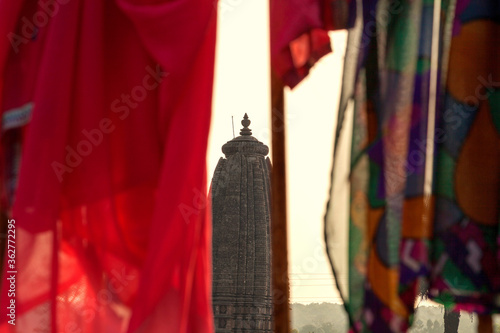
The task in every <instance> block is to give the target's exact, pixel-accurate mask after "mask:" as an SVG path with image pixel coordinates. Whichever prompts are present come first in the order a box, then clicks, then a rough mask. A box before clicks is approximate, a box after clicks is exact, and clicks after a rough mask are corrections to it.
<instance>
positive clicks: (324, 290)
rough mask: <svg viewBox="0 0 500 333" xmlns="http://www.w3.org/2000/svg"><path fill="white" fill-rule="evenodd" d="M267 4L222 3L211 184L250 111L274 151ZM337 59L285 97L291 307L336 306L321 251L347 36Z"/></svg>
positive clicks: (339, 41)
mask: <svg viewBox="0 0 500 333" xmlns="http://www.w3.org/2000/svg"><path fill="white" fill-rule="evenodd" d="M267 6H268V0H252V1H250V0H220V1H219V27H218V36H217V43H218V46H217V57H216V72H215V87H214V104H213V105H214V108H213V116H212V128H211V135H210V142H209V151H208V172H209V179H211V177H212V175H213V171H214V169H215V167H216V165H217V161H218V160H219V158H220V157H222V156H223V154H222V152H221V147H222V145H223V144H224V143H226V142H227V141H229V140H231V139H232V138H233V133H232V126H231V116H234V124H235V132H236V136H238V135H239V134H238V133H239V129H240V128H241V124H240V121H241V119H242V117H243V115H244V114H245V112H246V113H248V115H249V117H250V120H251V121H252V124H251V125H250V128H251V129H252V130H253V135H254V136H255V137H256V138H257V139H258V140H260V141H261V142H264V143H265V144H266V145H268V146H270V128H269V117H270V116H269V110H270V88H269V87H270V85H269V59H268V54H269V37H268V24H267V22H268V21H267V20H268V18H267V16H268V8H267ZM331 36H332V37H333V38H332V39H333V47H334V53H333V54H330V55H328V56H326V57H325V58H323V59H322V60H321V61H320V62H319V63H318V64H317V65H316V66H315V68H314V70H313V71H312V72H311V73H310V75H309V77H308V78H307V79H306V80H305V81H304V82H302V83H301V84H300V85H299V86H298V87H296V88H295V89H294V90H293V91H292V92H289V91H287V94H286V109H287V110H286V114H287V117H286V118H287V158H288V207H289V208H288V210H289V235H288V237H289V238H288V239H289V255H290V257H289V264H290V279H291V301H292V302H301V303H310V302H338V301H339V299H338V298H337V293H336V291H335V288H334V283H333V280H332V276H331V273H330V268H329V266H328V264H327V262H326V258H325V254H324V250H323V248H324V246H323V233H322V232H323V214H324V210H325V205H326V200H327V193H328V189H329V186H330V168H331V156H332V147H333V132H334V128H335V124H336V112H337V108H338V99H339V94H340V80H341V73H342V72H341V70H342V62H343V54H344V48H345V39H346V33H345V31H341V32H336V33H333V34H332V35H331Z"/></svg>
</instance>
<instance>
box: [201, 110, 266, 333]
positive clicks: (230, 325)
mask: <svg viewBox="0 0 500 333" xmlns="http://www.w3.org/2000/svg"><path fill="white" fill-rule="evenodd" d="M241 123H242V125H243V129H241V131H240V136H238V137H236V138H235V139H233V140H231V141H229V142H227V143H226V144H225V145H223V146H222V152H223V153H224V154H225V155H226V158H221V159H220V160H219V163H218V164H217V167H216V169H215V172H214V176H213V179H212V189H211V195H212V214H213V309H214V319H215V331H216V332H217V333H226V332H228V333H229V332H244V331H248V332H250V331H251V332H272V289H271V254H270V252H271V250H270V249H271V239H270V204H269V203H270V181H269V172H270V167H271V165H270V161H269V158H268V157H266V155H267V154H268V152H269V148H268V147H267V146H266V145H264V144H263V143H262V142H259V141H258V140H257V139H256V138H255V137H253V136H252V131H251V130H250V129H249V128H248V126H249V125H250V120H249V119H248V116H247V115H246V114H245V117H244V119H243V121H242V122H241Z"/></svg>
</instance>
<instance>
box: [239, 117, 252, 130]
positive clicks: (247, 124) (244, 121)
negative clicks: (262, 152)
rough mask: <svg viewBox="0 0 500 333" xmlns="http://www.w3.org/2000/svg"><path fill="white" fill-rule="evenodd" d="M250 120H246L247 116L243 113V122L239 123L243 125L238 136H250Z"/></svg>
mask: <svg viewBox="0 0 500 333" xmlns="http://www.w3.org/2000/svg"><path fill="white" fill-rule="evenodd" d="M250 123H251V121H250V119H248V115H247V114H246V113H245V116H243V120H242V121H241V125H243V128H242V129H241V131H240V135H252V130H251V129H250V128H248V126H250Z"/></svg>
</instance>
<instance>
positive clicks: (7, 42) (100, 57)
mask: <svg viewBox="0 0 500 333" xmlns="http://www.w3.org/2000/svg"><path fill="white" fill-rule="evenodd" d="M215 9H216V6H214V4H213V3H212V2H210V1H198V0H177V1H162V0H150V1H140V0H115V1H101V0H57V1H52V0H47V1H43V0H42V1H30V0H25V1H9V0H0V35H1V36H8V38H3V39H2V40H1V41H0V107H1V110H2V117H3V118H2V119H3V122H2V125H5V119H6V115H9V114H11V113H12V110H18V109H19V108H21V107H23V106H24V105H27V104H28V105H32V111H31V113H30V118H31V120H30V122H29V124H28V125H22V124H21V125H20V126H22V128H24V132H25V133H26V135H25V137H24V139H23V141H22V142H23V144H22V158H21V166H20V172H19V178H18V186H17V192H16V195H15V200H14V206H13V209H12V212H11V216H12V218H14V219H15V224H16V259H15V260H16V262H15V270H16V271H17V273H16V274H15V279H16V284H15V286H16V290H15V305H16V310H15V311H16V317H15V324H16V325H15V326H14V325H11V324H9V323H8V320H11V319H12V317H8V316H7V314H8V313H5V312H6V310H5V309H6V308H7V306H8V305H9V304H10V302H11V299H12V298H11V297H9V296H8V295H9V293H8V289H9V286H10V285H9V283H6V282H5V281H6V277H8V276H10V274H7V273H6V272H7V271H11V270H12V269H10V268H9V267H5V269H4V274H3V278H2V281H1V283H2V293H1V304H0V307H1V309H2V310H1V311H0V312H1V313H2V315H1V316H0V332H23V333H25V332H57V333H62V332H64V333H66V332H67V333H75V332H148V333H149V332H211V331H213V323H212V321H213V320H212V314H211V305H210V297H211V265H210V244H211V234H210V232H211V226H210V219H209V216H210V212H209V205H208V203H207V201H206V195H205V194H206V170H205V168H206V166H205V164H206V146H207V138H208V131H209V125H210V116H211V98H212V84H213V67H214V53H215V52H214V50H215V27H216V11H215ZM13 87H15V89H14V88H13ZM30 103H32V104H30ZM9 112H11V113H9ZM11 130H12V129H9V128H6V127H5V126H4V127H3V129H2V140H3V139H4V138H5V136H6V135H7V134H8V133H9V131H11ZM1 143H2V147H3V149H2V151H1V158H2V175H4V174H5V173H6V172H5V171H6V170H5V163H3V162H5V161H6V160H7V159H8V158H9V157H8V156H6V150H5V149H4V148H5V146H6V144H5V141H4V142H1ZM3 202H4V204H3V209H4V210H10V207H9V205H8V200H3ZM7 311H8V310H7Z"/></svg>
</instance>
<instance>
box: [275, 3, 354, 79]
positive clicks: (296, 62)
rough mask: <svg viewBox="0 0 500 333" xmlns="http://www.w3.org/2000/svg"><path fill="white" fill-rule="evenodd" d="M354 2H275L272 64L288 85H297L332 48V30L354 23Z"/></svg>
mask: <svg viewBox="0 0 500 333" xmlns="http://www.w3.org/2000/svg"><path fill="white" fill-rule="evenodd" d="M351 2H352V1H350V0H272V1H271V6H270V16H271V18H270V21H271V66H272V68H273V70H274V71H275V73H276V75H277V76H279V77H280V78H281V79H282V81H283V83H284V84H285V85H287V86H289V87H290V88H294V87H295V86H296V85H297V84H299V83H300V81H302V80H303V79H304V78H305V77H306V76H307V75H308V74H309V70H310V69H311V68H312V67H313V66H314V64H315V63H316V62H317V61H318V60H319V59H321V58H322V57H323V56H324V55H326V54H328V53H330V52H331V51H332V49H331V46H330V37H329V36H328V30H336V29H343V28H348V27H350V26H352V23H353V20H352V19H350V18H349V10H348V7H349V6H350V5H354V2H352V4H351ZM351 11H352V9H351ZM352 12H354V11H352Z"/></svg>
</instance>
